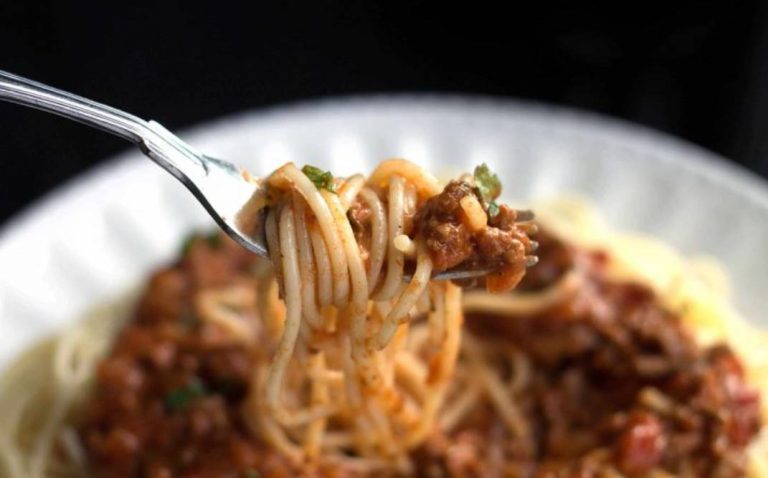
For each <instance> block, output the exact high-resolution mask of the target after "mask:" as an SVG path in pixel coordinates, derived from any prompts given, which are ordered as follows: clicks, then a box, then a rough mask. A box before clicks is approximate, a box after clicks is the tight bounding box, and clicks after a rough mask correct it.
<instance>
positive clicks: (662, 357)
mask: <svg viewBox="0 0 768 478" xmlns="http://www.w3.org/2000/svg"><path fill="white" fill-rule="evenodd" d="M319 173H320V174H314V173H312V174H309V175H307V174H306V173H304V172H302V171H301V170H298V169H296V168H293V170H291V168H290V167H288V168H287V169H286V168H284V169H282V170H280V171H278V172H277V173H275V174H274V175H273V176H271V177H270V178H268V179H267V180H266V181H267V183H268V184H269V185H270V189H269V195H268V196H265V197H263V198H261V199H260V200H262V201H263V202H262V203H261V204H260V207H264V208H266V209H265V210H266V214H265V216H266V217H265V220H266V221H267V223H266V225H267V227H268V240H269V243H270V251H272V252H273V253H274V254H275V257H274V258H273V259H272V261H270V262H272V263H273V264H274V266H271V265H270V264H269V262H268V261H258V260H255V259H254V258H253V257H251V256H249V255H248V254H245V253H244V252H243V251H242V250H241V249H240V248H239V247H238V246H237V245H235V244H234V243H231V242H229V241H226V240H224V241H222V240H221V239H216V238H208V239H206V238H196V239H194V240H193V241H191V243H190V245H189V247H188V248H187V250H186V252H185V254H184V256H183V257H182V258H181V259H180V260H179V261H178V262H177V263H176V264H174V265H172V266H171V267H168V268H166V269H163V270H161V271H159V272H158V273H157V274H155V275H154V276H153V277H152V279H151V280H150V282H149V286H148V288H147V290H146V291H145V292H144V294H143V295H142V297H141V299H140V300H139V301H138V304H137V305H136V307H135V310H134V312H133V316H132V317H131V318H130V320H129V322H128V323H127V324H125V325H124V324H123V320H122V318H123V317H125V316H126V315H128V314H126V312H125V308H126V306H121V307H118V308H115V309H110V310H106V311H104V312H102V313H101V314H100V315H99V316H98V317H96V318H94V319H93V320H89V321H86V322H83V323H82V324H81V325H79V326H77V327H73V328H72V329H71V330H69V331H67V332H66V333H65V334H63V335H61V336H60V337H57V338H56V339H55V340H52V341H49V342H46V343H44V344H42V345H40V346H39V347H37V348H35V349H33V350H31V351H30V352H29V353H28V354H26V355H25V356H23V357H21V358H20V360H19V361H18V362H16V363H15V364H14V365H13V366H12V368H11V369H9V370H8V372H7V373H6V374H5V376H4V377H3V378H2V382H1V383H0V408H2V409H3V410H6V411H9V412H5V413H4V414H3V415H2V416H1V417H0V420H1V421H0V466H2V467H4V469H3V470H2V471H4V472H5V473H6V474H7V475H8V476H30V477H43V476H62V477H75V476H107V477H110V476H115V477H117V476H137V475H139V476H141V475H144V476H173V475H174V474H183V473H188V474H195V476H227V475H231V476H245V477H250V476H259V474H260V475H261V476H262V477H273V476H300V475H305V476H338V475H339V474H347V475H350V476H392V475H420V476H423V475H424V474H432V475H434V476H442V475H444V476H492V475H493V474H494V473H496V474H503V473H507V474H511V475H512V476H515V474H517V476H520V475H522V476H525V475H526V474H533V473H537V474H538V475H537V476H543V477H556V476H562V475H563V474H565V473H570V475H566V476H571V475H575V476H579V475H578V474H577V473H597V475H596V476H617V477H623V476H626V477H634V476H658V477H664V476H682V477H699V476H709V475H710V474H712V473H715V472H720V473H725V474H726V475H725V476H747V477H749V478H760V477H765V476H768V470H766V459H765V457H766V456H768V451H767V450H768V449H767V448H766V437H765V432H764V431H763V432H760V434H757V433H758V430H756V428H755V427H757V426H759V416H762V417H765V416H766V412H768V410H766V409H765V406H766V402H765V401H762V402H760V400H759V397H758V396H757V395H756V394H755V393H754V392H755V389H758V390H760V391H761V392H762V393H763V394H765V393H768V381H767V378H768V360H766V355H765V350H766V347H765V344H766V343H768V338H766V336H765V334H764V333H763V332H760V331H756V330H754V329H752V328H751V327H750V326H748V325H747V324H746V323H745V322H744V321H743V320H742V319H741V318H739V317H738V315H736V314H735V312H734V311H733V310H732V309H731V307H730V306H729V305H728V303H727V301H726V299H725V296H724V294H723V293H722V292H721V289H720V287H721V285H720V284H722V282H723V281H722V277H720V276H719V275H718V274H715V273H713V272H712V267H711V266H708V267H706V269H704V268H700V267H699V266H697V265H696V266H694V265H691V263H690V262H688V261H684V260H682V259H680V258H679V257H678V256H676V255H671V254H670V253H669V252H668V251H667V250H665V249H664V248H663V247H661V246H659V245H658V244H657V243H656V242H653V241H650V240H647V239H642V240H641V239H638V238H637V237H631V238H630V237H628V236H625V235H619V234H616V233H614V232H612V231H610V230H609V229H608V228H606V227H605V226H604V225H603V224H601V223H600V222H599V220H598V218H597V217H596V216H595V214H594V213H593V212H592V211H591V209H589V208H588V207H585V206H584V205H583V204H582V203H580V202H578V201H574V200H568V201H558V202H554V203H549V204H541V205H538V206H537V214H538V215H539V216H540V217H541V218H542V223H543V225H544V226H545V228H546V231H548V233H545V234H540V235H539V240H540V242H541V248H540V249H539V251H538V252H537V253H538V254H539V255H540V256H541V258H542V261H541V264H540V265H539V266H537V267H535V268H532V269H530V270H529V272H528V274H527V275H526V278H525V279H524V282H523V283H522V284H521V287H520V288H519V289H518V290H517V291H515V292H513V293H508V294H503V295H490V294H487V293H486V292H483V291H481V290H478V289H472V290H469V291H467V292H465V293H464V294H463V298H462V295H461V291H460V289H459V288H458V287H457V286H456V285H454V284H450V283H438V282H429V281H425V282H426V283H425V284H424V285H423V287H421V288H420V289H419V290H414V289H413V288H412V286H413V284H414V281H412V282H411V283H410V285H409V284H406V283H405V282H404V281H403V277H404V276H405V275H406V274H408V275H412V276H413V277H414V280H416V279H418V277H419V275H420V274H423V277H425V278H428V277H429V276H430V275H431V274H432V273H434V271H435V270H437V269H438V268H439V267H441V266H442V267H452V266H451V265H450V264H451V262H452V261H459V262H458V263H459V264H461V263H463V261H469V263H473V264H481V263H482V260H479V259H478V258H477V249H479V247H480V246H479V244H480V243H481V242H482V241H481V240H480V239H481V238H480V235H481V234H482V233H481V232H480V231H483V230H484V229H482V228H480V229H476V227H477V225H478V224H482V221H477V222H476V219H477V217H476V216H475V212H472V211H477V208H476V205H475V204H474V203H473V200H472V199H464V197H466V195H464V196H461V194H460V193H461V191H462V189H463V188H462V187H461V186H460V185H459V186H453V187H450V185H449V187H448V188H446V189H445V190H439V188H437V189H430V188H432V186H430V184H433V181H432V180H431V179H429V177H428V176H427V179H420V176H419V174H423V172H421V171H420V170H418V168H415V167H414V166H413V165H409V163H385V164H384V165H383V166H382V168H379V169H378V170H377V171H376V172H374V174H372V175H371V177H369V178H368V179H367V180H366V179H364V178H362V177H359V176H354V177H350V178H348V179H347V180H344V181H342V180H338V179H333V178H328V177H327V176H326V177H325V179H322V178H321V177H320V176H322V172H319ZM302 177H303V178H307V179H309V180H310V185H311V187H307V189H306V190H304V189H302V187H300V186H296V182H301V181H302V179H301V178H302ZM313 177H314V179H313ZM464 179H465V180H469V178H464ZM459 182H461V181H459ZM434 184H436V183H434ZM305 186H309V185H306V184H305ZM329 189H334V190H335V192H331V191H330V190H329ZM302 191H303V192H302ZM446 191H447V192H448V194H447V195H445V196H442V198H441V194H442V193H444V192H446ZM304 193H306V194H307V195H308V196H310V199H306V198H305V196H304ZM315 193H317V194H315ZM453 193H456V194H454V195H451V194H453ZM313 198H314V199H313ZM437 198H440V201H439V202H440V203H442V202H443V201H445V203H447V204H451V205H458V206H456V208H455V209H451V207H453V206H450V207H448V208H434V206H433V205H434V204H436V203H437V202H438V201H437ZM315 199H317V202H314V200H315ZM486 199H487V198H484V197H483V196H482V194H478V195H476V196H475V200H476V201H477V203H478V204H479V205H480V206H481V210H482V211H484V212H485V214H486V219H485V220H486V221H487V224H488V225H489V226H491V227H496V226H501V227H496V229H500V230H504V228H505V227H507V228H509V230H511V228H510V227H509V226H510V225H514V226H515V228H522V229H520V230H522V231H523V232H525V231H526V230H527V231H530V227H531V226H530V225H529V224H527V223H522V224H520V223H517V222H514V221H512V222H509V221H508V219H510V218H511V216H510V215H509V213H508V212H507V211H505V210H503V208H504V207H503V206H501V207H499V208H500V209H502V210H503V211H500V213H498V214H495V215H494V216H493V217H491V214H490V213H491V210H489V209H492V208H489V206H490V204H489V202H488V201H487V200H486ZM462 202H463V203H464V204H462ZM315 208H317V210H318V211H320V212H315ZM446 209H448V210H449V212H445V211H446ZM323 211H325V212H323ZM393 211H394V213H393ZM430 211H431V212H430ZM464 211H468V212H466V217H464V216H462V215H463V214H465V212H464ZM322 218H326V219H329V220H330V223H328V224H326V225H325V226H323V224H322V221H323V220H324V219H322ZM457 218H458V219H457ZM480 219H482V215H480ZM515 219H520V218H519V217H518V218H515ZM454 220H456V222H454ZM465 221H466V222H465ZM507 222H509V224H507ZM458 223H461V224H463V225H465V227H466V228H467V230H468V231H469V232H471V233H474V234H473V235H470V236H469V237H471V241H470V242H471V243H472V244H474V245H475V248H474V249H472V250H469V251H467V250H465V249H463V248H461V247H456V243H449V241H447V240H446V238H447V237H448V236H445V237H443V236H440V235H439V234H437V233H436V232H435V231H436V230H438V228H439V227H440V226H441V225H443V224H458ZM427 226H429V227H427ZM517 230H518V229H515V231H517ZM494 234H497V233H491V235H494ZM509 236H514V234H512V233H510V234H509ZM450 237H453V236H450ZM548 237H549V238H554V240H550V239H548ZM337 240H338V242H335V241H337ZM553 244H554V246H553ZM558 244H560V245H559V246H558ZM330 245H333V246H334V247H330ZM486 245H487V244H486ZM487 246H488V248H487V250H492V249H493V247H491V246H492V245H487ZM532 246H533V245H532V244H530V243H527V244H524V250H526V252H527V251H529V250H530V249H531V248H532ZM332 250H333V252H332ZM276 251H280V252H276ZM439 252H443V254H442V255H440V256H438V255H437V253H439ZM281 253H282V254H281ZM334 261H345V262H341V266H340V263H337V262H334ZM524 261H525V260H524V258H523V262H524ZM516 264H517V263H516ZM503 265H504V266H506V265H510V263H509V262H504V264H503ZM427 266H429V272H424V271H425V268H426V267H427ZM494 266H495V267H497V266H498V264H494ZM420 267H421V272H419V268H420ZM500 269H504V267H501V268H500ZM646 271H652V272H651V273H646ZM700 271H704V272H700ZM510 272H513V273H518V272H519V264H518V267H516V268H512V267H510V268H509V269H508V270H507V273H510ZM513 275H514V274H510V276H507V279H509V278H510V277H513ZM297 277H300V278H301V280H300V281H298V283H297V282H296V279H297ZM391 277H396V278H397V280H394V279H391ZM335 278H346V282H344V281H342V283H341V285H340V283H338V282H336V281H335ZM513 281H514V279H513ZM491 282H493V281H491ZM505 283H507V280H501V278H500V279H499V281H498V282H496V283H495V284H488V283H486V284H485V285H486V286H487V287H493V286H495V285H504V284H505ZM344 284H346V286H345V285H344ZM416 284H417V285H420V284H419V282H416ZM356 300H360V302H359V303H358V302H356ZM404 300H405V301H406V302H405V305H401V306H400V308H399V309H398V304H400V303H402V301H404ZM409 303H410V304H409ZM406 306H407V307H406ZM393 310H394V311H397V310H401V311H402V310H404V311H405V315H401V314H402V312H396V313H392V311H393ZM361 311H362V315H361ZM390 314H392V315H391V317H390ZM465 314H466V316H467V323H466V324H465V326H464V327H462V325H461V324H462V322H463V320H464V315H465ZM361 317H362V318H361ZM388 317H389V321H388ZM403 319H404V320H403ZM640 319H642V320H640ZM387 323H391V324H394V332H389V331H387V329H386V328H385V324H387ZM118 330H121V331H120V332H119V334H118ZM382 331H385V332H382ZM691 332H693V333H694V334H695V338H696V341H694V340H693V339H694V337H692V336H691ZM115 337H116V338H115ZM113 339H114V342H113V343H111V342H112V341H113ZM722 343H726V344H729V345H730V346H731V347H732V348H733V352H729V351H727V350H725V349H723V348H722V347H721V345H718V344H722ZM108 351H109V352H108ZM612 353H619V354H623V355H610V354H612ZM105 354H106V357H104V355H105ZM281 354H282V355H281ZM601 354H607V355H601ZM102 357H104V358H102ZM281 361H282V362H281ZM281 363H283V365H280V364H281ZM739 363H743V368H744V370H743V373H742V371H740V365H739ZM665 367H673V369H674V370H675V371H676V372H675V373H676V374H677V375H676V376H680V377H692V379H693V380H694V381H693V382H692V383H694V384H698V385H697V386H696V387H692V388H691V389H690V390H689V389H683V390H682V391H680V390H677V389H675V388H674V387H671V386H670V385H669V384H667V383H666V382H665V381H664V380H660V379H658V378H656V377H665V376H667V375H664V374H665V373H668V372H665ZM694 372H695V373H694ZM658 374H660V375H658ZM606 376H607V377H610V376H615V377H616V381H615V382H610V381H598V382H590V380H603V379H604V377H606ZM590 377H591V378H590ZM595 377H598V378H597V379H596V378H595ZM94 383H95V386H91V385H92V384H94ZM620 385H622V386H624V385H626V386H628V387H624V388H622V387H620ZM605 390H611V393H605ZM622 390H623V391H624V392H622ZM627 390H629V391H630V392H631V393H628V392H626V391H627ZM710 392H712V393H710ZM712 397H715V398H712ZM717 397H730V398H729V399H727V400H720V398H717ZM735 398H737V399H735ZM732 399H733V400H732ZM713 400H714V401H713ZM702 403H703V404H704V405H706V406H700V405H699V404H702ZM761 406H762V409H761V408H760V407H761ZM707 407H715V408H707ZM603 418H609V420H607V421H605V422H603V421H601V420H602V419H603ZM678 420H683V422H678ZM680 423H684V424H686V425H685V426H686V427H688V428H686V429H685V430H688V431H691V430H692V431H693V433H692V434H691V433H689V434H688V435H685V434H684V433H680V429H678V428H676V427H680V426H681V425H680ZM611 427H613V428H611ZM638 431H639V432H642V433H640V434H639V435H638V433H636V432H638ZM636 436H646V437H648V436H650V437H652V439H651V440H650V441H646V442H637V441H636V440H635V437H636ZM717 437H720V438H719V440H720V441H718V442H717V443H719V444H718V445H717V447H719V448H717V450H719V451H718V452H717V453H713V452H712V450H714V449H715V448H713V447H710V446H709V444H710V443H712V442H709V441H707V440H710V439H715V438H717ZM686 440H687V441H686ZM692 440H693V441H692ZM696 440H703V441H700V442H697V441H696ZM638 443H640V444H641V445H642V444H645V445H649V446H648V447H640V448H639V449H641V450H650V451H651V453H650V454H638V452H637V450H638V448H637V447H636V446H635V445H637V444H638ZM696 443H701V445H700V448H696V446H699V445H696ZM660 444H663V445H664V446H663V447H661V448H660ZM692 444H693V445H692ZM685 446H693V448H690V449H689V451H687V452H685V451H684V450H685V449H686V448H685ZM681 450H682V451H681ZM675 453H678V454H677V455H676V454H675ZM662 458H663V461H662ZM649 470H650V471H649ZM257 472H258V474H257ZM728 473H730V474H728ZM587 476H589V475H587Z"/></svg>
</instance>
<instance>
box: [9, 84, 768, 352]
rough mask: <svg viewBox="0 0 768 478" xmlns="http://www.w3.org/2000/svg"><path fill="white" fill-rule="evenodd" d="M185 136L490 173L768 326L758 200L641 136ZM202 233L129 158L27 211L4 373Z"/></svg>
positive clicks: (247, 149) (543, 113)
mask: <svg viewBox="0 0 768 478" xmlns="http://www.w3.org/2000/svg"><path fill="white" fill-rule="evenodd" d="M183 136H184V137H185V139H187V140H188V141H189V142H190V143H191V144H193V145H194V146H196V147H198V148H199V149H201V150H203V151H205V152H206V153H209V154H211V155H212V156H216V157H221V158H225V159H227V160H230V161H233V162H235V163H237V164H241V165H243V166H245V167H247V168H249V169H250V170H251V171H254V172H256V173H264V172H267V171H269V170H271V169H273V168H274V167H276V166H278V165H280V164H282V163H284V162H286V161H295V162H297V163H302V164H303V163H311V164H315V165H318V166H322V167H326V168H331V170H332V171H333V172H334V173H335V174H339V175H344V174H349V173H351V172H356V171H370V170H371V168H372V166H373V164H374V163H375V162H376V161H378V160H380V159H383V158H386V157H391V156H402V157H406V158H409V159H411V160H414V161H416V162H418V163H420V164H422V165H424V166H425V167H426V168H428V169H431V170H433V171H436V172H440V171H444V172H448V171H456V170H461V169H465V170H466V169H469V168H471V167H473V166H474V165H475V164H477V163H480V162H486V163H488V164H489V165H490V166H491V167H492V168H493V169H494V170H496V171H498V172H499V174H500V176H501V177H502V180H503V182H504V186H505V191H506V193H507V195H510V196H512V197H514V198H515V199H521V200H527V199H535V198H537V197H541V196H551V195H554V194H555V193H558V192H564V193H577V194H581V195H584V196H587V197H588V198H591V199H592V200H593V201H594V202H595V203H596V204H597V205H598V206H599V207H600V208H601V210H602V212H603V213H604V214H605V215H606V217H607V218H608V220H609V221H610V222H611V223H612V224H614V225H616V226H618V227H621V228H626V229H631V230H638V231H643V232H648V233H652V234H655V235H658V236H660V237H661V238H663V239H664V240H666V241H668V242H669V243H671V244H672V245H674V246H676V247H678V248H679V249H681V250H682V251H684V252H686V253H690V254H699V253H706V254H711V255H714V256H715V257H718V258H719V259H721V260H722V261H723V262H724V263H726V264H727V267H728V270H729V271H730V273H731V274H732V277H733V281H734V290H735V291H736V294H735V300H736V302H737V305H738V306H739V308H740V309H741V311H742V312H744V313H745V314H746V315H747V316H748V317H749V318H750V319H751V320H754V321H757V322H761V323H762V324H764V325H768V321H767V320H766V317H765V316H764V315H763V313H764V311H768V273H766V265H768V264H767V263H766V262H767V261H766V258H765V256H764V252H766V250H767V249H768V187H766V184H765V183H764V182H763V181H762V180H760V179H758V178H756V177H755V176H752V175H751V174H749V173H747V172H745V171H743V170H741V169H738V168H736V167H734V166H731V165H729V164H728V163H726V162H724V161H722V160H720V159H719V158H717V157H715V156H714V155H712V154H711V153H708V152H706V151H703V150H701V149H699V148H697V147H694V146H691V145H688V144H685V143H682V142H680V141H678V140H675V139H672V138H669V137H667V136H664V135H661V134H658V133H655V132H653V131H649V130H647V129H644V128H640V127H636V126H631V125H627V124H625V123H622V122H618V121H615V120H609V119H605V118H601V117H596V116H593V115H589V114H585V113H580V112H575V111H570V110H563V109H558V108H550V107H545V106H540V105H532V104H525V103H517V102H509V101H500V100H492V99H467V98H456V97H427V96H395V97H392V96H381V97H373V98H360V99H346V100H341V101H325V102H317V103H310V104H301V105H296V106H291V107H287V108H280V109H275V110H270V111H266V112H254V113H247V114H242V115H239V116H236V117H232V118H227V119H224V120H221V121H217V122H214V123H210V124H206V125H204V126H201V127H198V128H195V129H194V130H193V131H191V132H189V134H186V135H183ZM211 226H212V222H211V221H210V220H209V219H208V218H207V216H206V215H205V213H204V212H203V210H202V208H201V207H200V206H199V205H197V203H195V202H194V200H193V199H192V197H191V196H190V195H189V193H187V191H186V190H185V189H184V188H183V187H182V186H181V185H180V184H179V183H177V182H176V181H175V180H174V179H173V178H171V176H169V175H168V174H166V173H164V172H163V171H161V170H160V169H159V168H158V167H157V166H155V165H154V164H152V163H151V162H150V161H148V160H147V159H145V158H144V157H142V156H140V155H139V154H138V152H132V153H130V154H124V155H122V156H120V157H118V158H115V159H114V160H113V161H110V162H108V163H106V164H105V165H104V166H102V167H100V168H98V169H96V170H94V171H92V172H90V173H88V174H85V175H83V176H81V177H79V178H77V179H76V180H75V181H72V182H70V183H69V184H67V185H65V186H64V187H62V188H60V189H58V190H56V191H54V192H53V193H52V194H50V195H49V196H48V197H47V198H45V199H44V200H43V201H40V202H39V203H37V204H35V205H33V206H32V207H31V208H30V209H28V210H27V212H26V213H24V214H23V215H21V216H20V217H18V218H17V219H15V220H13V221H11V222H10V223H9V224H7V225H6V227H5V228H4V229H3V230H2V231H0V326H2V329H0V367H2V365H4V364H5V363H6V362H7V360H8V359H9V358H10V357H12V356H13V355H14V354H16V353H17V352H18V351H19V350H20V349H21V348H22V347H24V346H25V345H27V344H29V343H30V342H31V341H33V340H34V339H36V338H38V337H40V336H41V335H42V334H44V333H46V332H49V331H51V330H53V329H56V328H59V327H61V326H63V325H65V324H66V323H68V322H70V321H73V320H76V319H77V317H78V315H79V314H81V313H82V312H83V311H85V310H87V309H88V308H89V307H91V306H92V305H94V304H98V303H99V302H102V301H104V300H107V299H109V298H112V297H115V296H116V295H118V294H120V293H121V292H123V291H125V290H127V289H129V288H130V287H131V286H133V285H135V284H137V283H139V281H140V280H141V278H142V277H144V276H145V275H146V274H147V273H148V272H149V271H150V270H151V269H152V268H153V267H156V266H158V265H160V264H161V263H162V262H163V261H165V260H168V259H170V258H171V257H172V256H173V255H174V253H175V252H176V251H177V248H178V246H179V243H180V241H181V239H182V237H183V236H184V235H185V234H186V233H188V232H189V231H190V230H192V229H195V228H207V227H211Z"/></svg>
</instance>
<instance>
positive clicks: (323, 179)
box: [301, 164, 336, 193]
mask: <svg viewBox="0 0 768 478" xmlns="http://www.w3.org/2000/svg"><path fill="white" fill-rule="evenodd" d="M301 172H302V173H304V175H305V176H306V177H308V178H309V180H310V181H312V183H314V185H315V187H316V188H317V189H325V190H326V191H330V192H332V193H335V192H336V183H335V182H334V181H333V174H331V172H330V171H323V170H322V169H320V168H316V167H314V166H310V165H308V164H307V165H306V166H304V167H303V168H301Z"/></svg>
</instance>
